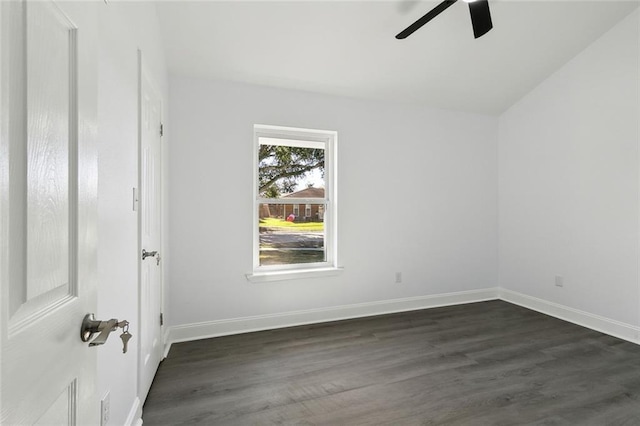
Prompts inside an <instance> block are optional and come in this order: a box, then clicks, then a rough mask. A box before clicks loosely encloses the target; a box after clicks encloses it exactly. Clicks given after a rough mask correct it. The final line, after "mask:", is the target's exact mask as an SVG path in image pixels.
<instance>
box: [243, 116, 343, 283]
mask: <svg viewBox="0 0 640 426" xmlns="http://www.w3.org/2000/svg"><path fill="white" fill-rule="evenodd" d="M336 139H337V134H336V132H333V131H324V130H308V129H296V128H289V127H276V126H263V125H256V126H254V145H255V146H254V152H255V158H254V171H255V178H254V187H255V189H254V224H253V228H254V244H253V247H254V248H253V274H249V275H248V277H249V279H252V278H253V277H256V276H261V275H268V276H278V274H279V273H286V275H287V278H289V277H290V278H293V277H296V275H295V272H309V271H324V270H327V269H335V268H336V230H337V227H336V188H335V184H336V182H335V176H336V161H335V159H336ZM302 209H304V210H302ZM300 213H304V215H301V214H300Z"/></svg>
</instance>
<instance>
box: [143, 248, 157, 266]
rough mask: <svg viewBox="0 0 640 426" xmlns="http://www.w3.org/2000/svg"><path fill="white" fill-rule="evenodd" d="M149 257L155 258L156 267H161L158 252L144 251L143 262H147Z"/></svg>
mask: <svg viewBox="0 0 640 426" xmlns="http://www.w3.org/2000/svg"><path fill="white" fill-rule="evenodd" d="M147 257H155V258H156V265H160V253H158V251H157V250H154V251H146V250H145V249H142V260H145V259H146V258H147Z"/></svg>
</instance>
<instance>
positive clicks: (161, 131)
mask: <svg viewBox="0 0 640 426" xmlns="http://www.w3.org/2000/svg"><path fill="white" fill-rule="evenodd" d="M160 136H164V124H162V123H160Z"/></svg>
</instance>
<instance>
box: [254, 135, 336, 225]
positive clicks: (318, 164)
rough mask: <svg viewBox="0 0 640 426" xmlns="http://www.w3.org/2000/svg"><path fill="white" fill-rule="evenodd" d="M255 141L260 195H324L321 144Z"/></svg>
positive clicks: (322, 151) (309, 196)
mask: <svg viewBox="0 0 640 426" xmlns="http://www.w3.org/2000/svg"><path fill="white" fill-rule="evenodd" d="M259 142H260V143H259V148H258V149H259V152H258V196H259V197H260V198H288V197H296V198H324V196H325V195H324V188H325V177H324V166H325V164H324V154H325V150H324V149H323V148H321V147H311V148H309V147H301V146H285V145H273V144H267V143H266V142H273V139H269V138H259ZM288 142H292V141H288ZM301 213H304V212H301Z"/></svg>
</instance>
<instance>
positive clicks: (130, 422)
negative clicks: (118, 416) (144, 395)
mask: <svg viewBox="0 0 640 426" xmlns="http://www.w3.org/2000/svg"><path fill="white" fill-rule="evenodd" d="M124 424H125V425H127V426H141V425H142V406H141V405H140V398H138V397H136V399H134V400H133V405H131V410H129V415H128V416H127V420H126V421H125V423H124Z"/></svg>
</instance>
